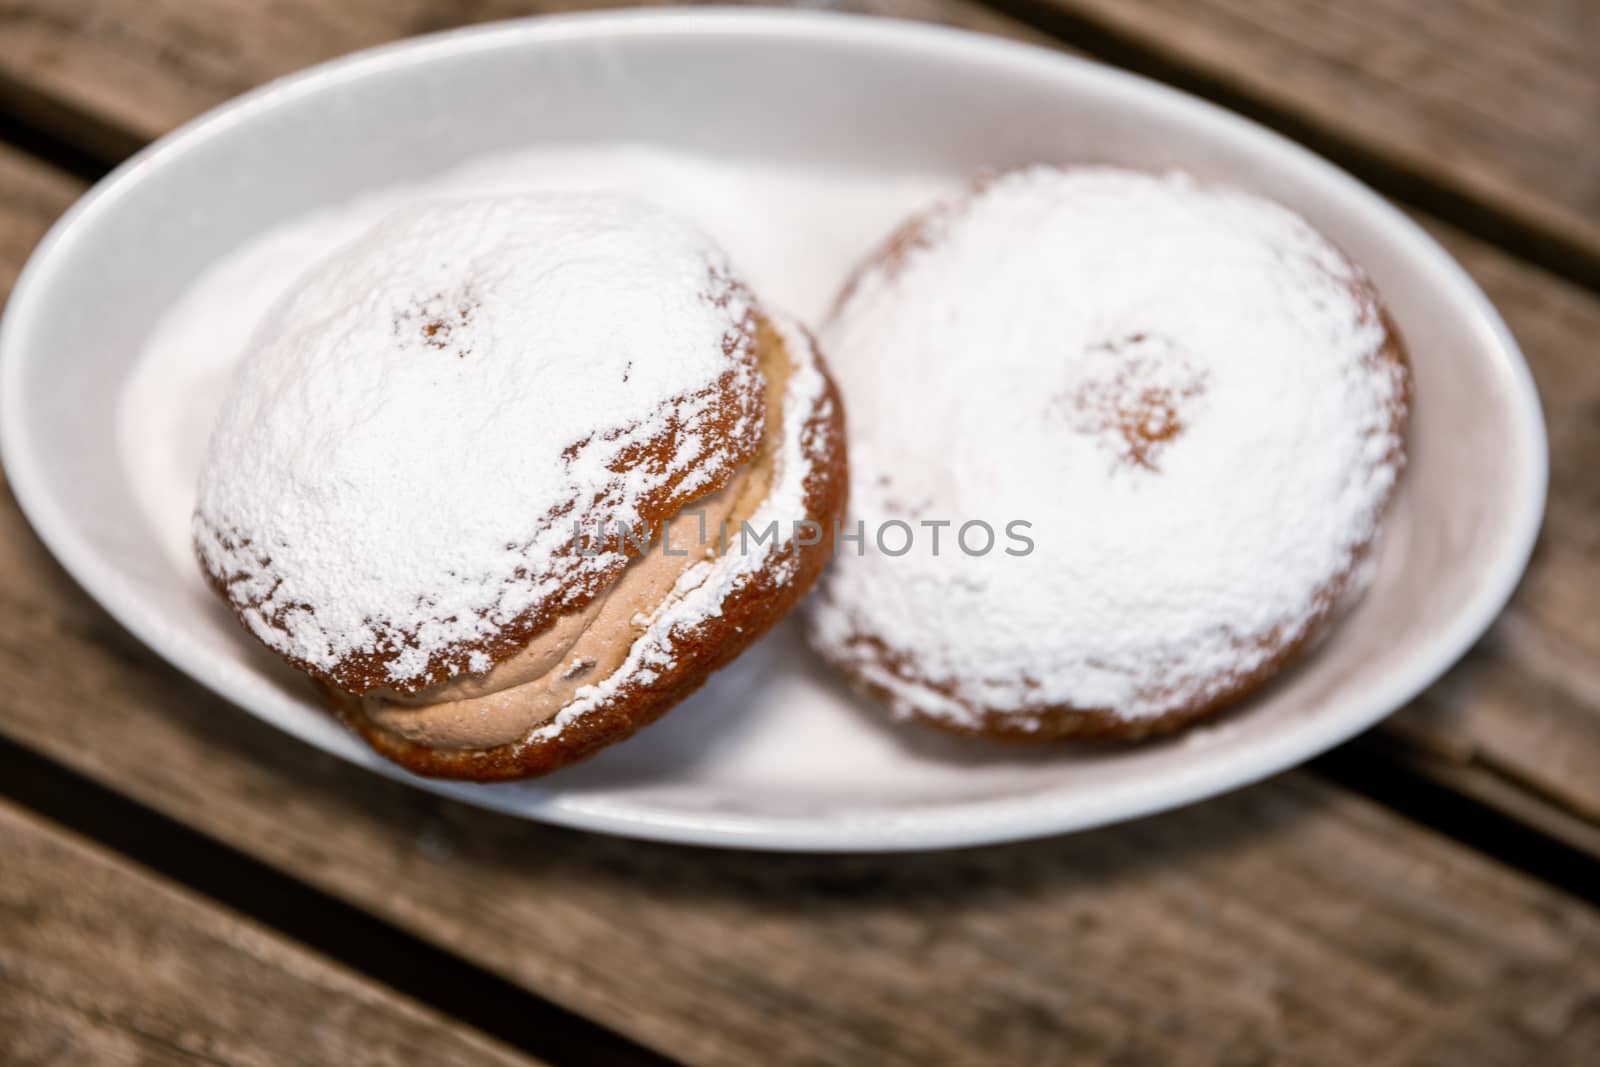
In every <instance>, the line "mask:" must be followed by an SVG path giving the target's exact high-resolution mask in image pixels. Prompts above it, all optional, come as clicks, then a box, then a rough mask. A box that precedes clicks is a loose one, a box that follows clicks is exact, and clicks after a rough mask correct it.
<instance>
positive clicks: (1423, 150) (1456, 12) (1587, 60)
mask: <svg viewBox="0 0 1600 1067" xmlns="http://www.w3.org/2000/svg"><path fill="white" fill-rule="evenodd" d="M996 6H999V7H1001V8H1019V9H1021V8H1033V9H1035V10H1037V9H1039V8H1044V9H1046V10H1048V9H1050V8H1052V7H1053V8H1055V9H1056V10H1059V11H1062V12H1066V13H1067V14H1069V15H1070V16H1072V17H1074V18H1075V19H1079V20H1082V21H1083V23H1084V25H1085V28H1084V29H1083V30H1082V33H1083V36H1085V37H1087V36H1088V35H1089V34H1091V33H1093V32H1095V30H1097V29H1099V28H1104V29H1106V30H1109V31H1111V32H1112V33H1114V34H1115V35H1116V36H1117V38H1118V39H1119V40H1126V41H1130V42H1133V44H1134V47H1137V48H1139V49H1141V50H1143V51H1146V52H1148V53H1149V54H1150V55H1152V56H1155V57H1158V58H1160V59H1163V60H1168V61H1171V62H1173V63H1175V64H1177V65H1178V66H1180V67H1183V68H1187V69H1189V70H1193V71H1196V72H1198V73H1199V74H1200V75H1201V76H1203V77H1205V78H1207V79H1211V80H1214V81H1215V82H1216V83H1218V84H1221V85H1224V86H1227V87H1229V88H1231V89H1234V90H1237V91H1239V92H1242V93H1244V94H1246V95H1248V96H1249V97H1250V98H1252V99H1254V100H1259V101H1262V102H1263V103H1265V104H1266V105H1268V106H1269V107H1271V108H1273V109H1275V110H1277V111H1279V112H1281V113H1285V114H1289V115H1292V116H1294V118H1295V120H1296V121H1297V122H1302V123H1307V124H1309V125H1311V126H1313V127H1317V128H1320V129H1322V130H1326V131H1329V132H1330V133H1332V134H1333V135H1335V136H1336V137H1338V138H1340V139H1342V140H1344V141H1346V142H1348V143H1350V144H1353V145H1355V146H1357V148H1358V149H1360V150H1363V151H1366V152H1370V153H1371V154H1373V155H1374V156H1376V157H1380V158H1382V159H1384V160H1387V161H1389V162H1390V163H1392V164H1394V165H1397V166H1399V167H1401V168H1403V169H1404V170H1406V171H1408V172H1410V173H1411V174H1413V175H1416V176H1418V177H1419V178H1421V179H1422V180H1423V181H1426V182H1431V183H1433V184H1435V185H1436V186H1437V187H1439V188H1441V189H1447V190H1451V191H1454V192H1457V193H1460V194H1463V195H1465V196H1467V197H1470V198H1472V199H1474V200H1476V201H1478V202H1481V203H1483V204H1485V205H1488V206H1489V207H1490V208H1491V209H1493V210H1496V211H1499V212H1502V213H1504V214H1505V215H1506V216H1509V217H1510V218H1512V219H1514V220H1516V222H1518V223H1519V224H1521V225H1523V226H1525V227H1528V228H1529V229H1531V230H1532V231H1534V232H1536V233H1537V234H1540V235H1543V236H1544V237H1545V238H1546V239H1548V240H1551V241H1555V242H1562V243H1572V244H1575V245H1577V246H1580V247H1581V248H1582V249H1584V250H1586V252H1587V253H1588V255H1589V256H1591V257H1593V256H1596V255H1600V5H1597V4H1594V3H1589V2H1584V0H1577V2H1574V0H1523V2H1519V3H1511V2H1509V0H1421V2H1408V0H1022V2H1021V3H1020V4H1016V3H1008V2H1007V0H996ZM1046 17H1048V16H1046ZM1066 34H1067V37H1068V39H1069V40H1071V39H1072V37H1073V33H1072V31H1071V30H1067V31H1066Z"/></svg>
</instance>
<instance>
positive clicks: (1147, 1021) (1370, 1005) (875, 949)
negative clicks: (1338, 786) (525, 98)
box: [0, 164, 1600, 1067]
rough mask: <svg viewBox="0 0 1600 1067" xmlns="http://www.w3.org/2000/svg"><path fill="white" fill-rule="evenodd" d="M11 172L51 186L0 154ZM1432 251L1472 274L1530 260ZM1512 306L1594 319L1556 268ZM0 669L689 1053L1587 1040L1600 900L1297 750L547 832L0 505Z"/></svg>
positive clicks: (232, 833) (77, 752) (503, 968)
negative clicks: (273, 677) (263, 700)
mask: <svg viewBox="0 0 1600 1067" xmlns="http://www.w3.org/2000/svg"><path fill="white" fill-rule="evenodd" d="M18 169H21V170H22V172H23V173H25V174H27V175H28V180H29V181H39V180H43V182H44V184H45V185H50V184H52V180H51V179H50V178H49V176H48V175H47V174H40V173H33V172H32V170H31V169H30V168H26V167H21V168H18V167H17V166H15V165H14V164H7V165H6V168H5V169H4V170H0V173H9V172H11V171H14V170H18ZM53 184H54V185H56V186H58V187H59V197H58V199H59V200H61V201H65V200H66V199H67V198H68V197H70V195H71V193H72V191H73V188H74V187H73V185H72V183H71V182H70V181H69V180H67V179H64V178H57V179H54V180H53ZM13 202H17V200H16V198H11V197H7V196H5V195H3V190H0V213H3V212H4V211H5V210H6V207H5V206H6V205H9V204H11V203H13ZM16 225H17V228H18V232H24V231H25V230H26V228H27V223H26V222H21V223H17V224H16ZM1458 251H1461V252H1463V254H1466V255H1467V256H1468V258H1469V259H1474V260H1476V259H1482V260H1483V262H1482V263H1478V264H1477V265H1478V268H1479V269H1480V273H1482V274H1484V275H1485V276H1486V278H1487V280H1490V281H1493V280H1494V279H1493V277H1491V275H1492V273H1493V271H1494V270H1503V271H1504V272H1505V274H1506V276H1507V277H1508V278H1510V279H1511V280H1512V282H1515V281H1516V279H1518V278H1523V277H1525V275H1524V274H1523V272H1521V270H1520V268H1516V267H1515V266H1514V265H1509V264H1504V265H1502V266H1500V267H1494V266H1493V264H1497V263H1500V264H1503V261H1501V260H1499V259H1498V258H1497V257H1495V256H1494V254H1493V253H1489V252H1485V251H1483V250H1482V249H1478V248H1476V246H1472V245H1470V244H1465V245H1462V246H1461V247H1460V248H1459V249H1458ZM1484 264H1490V267H1488V268H1487V269H1486V268H1485V267H1484ZM1498 284H1499V285H1500V286H1501V288H1502V295H1503V296H1505V297H1509V296H1510V295H1511V294H1513V293H1514V292H1515V291H1516V289H1515V286H1514V285H1511V284H1510V283H1507V282H1506V281H1504V279H1502V280H1501V281H1500V282H1499V283H1498ZM1529 287H1530V289H1532V290H1533V291H1535V292H1537V293H1539V294H1547V293H1549V292H1551V291H1554V292H1556V293H1557V294H1558V295H1559V294H1562V293H1564V292H1565V291H1564V290H1561V289H1560V288H1559V286H1556V285H1555V283H1553V282H1552V283H1548V284H1547V283H1546V282H1545V281H1544V280H1543V279H1536V280H1535V281H1530V282H1529ZM1552 287H1554V288H1553V290H1552ZM1535 306H1536V307H1537V309H1538V310H1539V312H1540V313H1541V314H1551V313H1552V309H1553V308H1554V309H1565V311H1564V312H1563V314H1564V315H1567V316H1570V317H1571V320H1570V322H1569V323H1568V327H1569V328H1585V329H1588V330H1590V331H1591V332H1592V331H1594V330H1600V311H1597V310H1596V308H1595V305H1594V302H1592V301H1590V300H1589V299H1588V298H1587V297H1583V296H1582V295H1581V294H1571V295H1570V300H1569V298H1568V296H1561V299H1559V300H1557V301H1555V303H1554V304H1552V303H1550V302H1549V298H1548V297H1547V296H1541V297H1540V302H1539V303H1538V304H1537V305H1535ZM1553 321H1561V317H1560V316H1554V317H1553ZM1562 336H1567V335H1566V334H1565V333H1564V332H1563V334H1562ZM1568 340H1569V341H1570V337H1569V338H1568ZM1562 366H1565V365H1564V364H1558V365H1557V370H1556V371H1555V373H1556V374H1558V375H1561V374H1564V373H1566V372H1565V371H1564V370H1562V369H1561V368H1562ZM1561 380H1564V379H1562V378H1557V379H1552V381H1553V382H1554V381H1561ZM1519 610H1523V611H1524V613H1525V614H1526V615H1527V617H1530V618H1531V617H1534V616H1535V615H1536V614H1537V611H1540V610H1546V611H1547V610H1552V609H1549V608H1548V607H1547V606H1545V605H1544V604H1543V603H1542V601H1539V600H1535V601H1533V602H1530V603H1529V604H1528V605H1526V606H1525V607H1524V608H1523V609H1519ZM1554 617H1555V618H1556V619H1558V620H1561V619H1565V618H1566V616H1565V615H1564V614H1563V612H1562V611H1561V610H1555V611H1554ZM0 675H3V676H4V677H5V678H6V679H7V685H6V686H5V687H4V688H3V689H0V732H3V733H4V734H5V735H6V736H8V737H10V738H12V739H14V740H16V741H18V742H20V743H22V744H25V745H27V746H29V747H31V748H33V749H36V750H38V751H41V752H43V753H45V754H47V755H49V756H50V757H52V758H54V759H56V760H59V761H60V762H62V763H64V764H66V765H68V766H70V767H72V768H74V769H75V770H77V771H78V772H80V773H83V774H86V775H88V776H91V777H93V778H94V779H96V780H97V781H100V782H102V783H105V784H106V785H108V786H110V787H111V788H113V789H116V790H117V791H119V792H121V793H123V794H125V795H127V796H130V797H132V798H135V799H137V800H139V801H140V802H142V803H145V804H148V805H150V806H151V807H153V808H155V809H157V810H160V811H162V812H165V813H167V814H168V815H171V816H173V817H175V818H177V819H179V820H181V821H182V822H184V823H185V824H186V825H189V826H191V827H194V828H195V829H197V830H199V831H201V832H203V833H206V834H208V835H210V836H212V837H214V838H216V839H218V840H222V841H225V842H228V843H229V844H231V845H232V846H234V847H236V848H238V849H240V850H242V851H245V852H247V853H249V854H251V855H253V856H256V857H258V858H260V859H262V860H263V861H265V862H267V863H270V864H272V865H273V866H275V867H277V868H278V869H281V870H283V871H286V872H288V873H290V874H292V875H293V876H295V877H297V878H300V879H303V880H304V881H306V882H309V883H311V884H314V885H316V886H318V887H319V888H322V889H324V890H326V891H328V892H330V893H333V894H335V895H337V896H339V897H340V898H342V899H345V900H347V901H350V902H352V903H354V904H356V905H357V906H359V907H362V908H363V909H365V910H368V911H371V912H373V913H375V914H377V915H380V916H382V917H383V918H385V919H386V920H388V921H390V922H393V923H395V924H397V925H400V926H402V927H404V928H406V929H408V930H410V931H412V932H414V933H416V934H417V935H418V936H420V937H422V938H425V939H427V940H429V941H431V942H433V943H436V944H438V945H440V946H443V947H445V948H447V949H449V950H450V951H453V952H456V953H458V954H460V955H462V956H464V957H467V958H469V959H471V960H473V961H475V962H477V963H479V964H481V965H483V966H485V967H487V968H489V969H491V970H494V971H496V972H497V973H500V974H503V975H505V976H506V977H508V978H509V979H511V980H513V981H515V982H518V983H520V984H522V985H524V986H525V987H527V988H529V989H532V990H534V991H536V992H538V993H539V994H540V995H541V996H544V997H546V998H548V999H550V1000H553V1001H556V1002H558V1003H560V1004H562V1005H564V1006H566V1007H568V1008H570V1009H572V1010H575V1011H578V1012H580V1013H582V1014H584V1015H586V1016H588V1017H590V1018H592V1019H594V1020H596V1021H598V1022H600V1023H602V1024H603V1025H606V1026H608V1027H611V1028H613V1029H616V1030H618V1031H621V1032H623V1033H626V1034H627V1035H629V1036H630V1037H632V1038H634V1039H636V1040H638V1041H640V1042H642V1043H644V1044H646V1045H649V1046H652V1047H654V1048H656V1049H659V1050H661V1051H664V1052H666V1053H668V1054H670V1055H673V1056H676V1057H679V1058H681V1059H683V1060H685V1061H687V1062H690V1063H704V1064H745V1063H750V1062H762V1063H776V1064H811V1063H839V1062H872V1063H883V1064H900V1063H905V1064H911V1063H918V1064H921V1063H929V1062H980V1061H981V1062H1030V1063H1031V1062H1038V1063H1049V1062H1092V1061H1104V1062H1129V1063H1138V1062H1164V1063H1176V1064H1187V1063H1194V1064H1202V1063H1234V1062H1251V1061H1256V1060H1260V1061H1265V1060H1268V1059H1290V1060H1293V1061H1295V1062H1306V1063H1328V1064H1335V1063H1337V1064H1348V1063H1350V1062H1352V1061H1364V1060H1371V1061H1378V1062H1384V1063H1436V1062H1448V1063H1452V1064H1463V1065H1468V1067H1471V1065H1475V1064H1516V1063H1522V1062H1539V1063H1541V1064H1563V1063H1571V1064H1579V1063H1583V1062H1584V1061H1585V1059H1586V1058H1587V1056H1588V1054H1589V1053H1590V1052H1591V1051H1592V1049H1593V1048H1594V1047H1595V1045H1596V1042H1597V1041H1600V916H1597V914H1596V912H1594V911H1593V910H1592V909H1590V908H1587V907H1585V906H1583V905H1581V904H1579V903H1577V902H1576V901H1574V900H1572V899H1570V898H1567V897H1564V896H1562V895H1561V894H1559V893H1557V892H1554V891H1552V890H1550V889H1548V888H1545V887H1542V886H1540V885H1538V884H1536V883H1533V882H1531V881H1529V880H1528V879H1526V878H1524V877H1522V876H1520V875H1517V874H1514V873H1512V872H1510V871H1507V870H1505V869H1503V868H1500V867H1498V866H1496V865H1495V864H1493V863H1491V862H1489V861H1487V860H1484V859H1482V858H1480V857H1478V856H1476V855H1473V854H1470V853H1467V852H1465V851H1464V850H1462V849H1461V848H1459V847H1458V846H1456V845H1454V844H1452V843H1450V842H1448V841H1445V840H1443V839H1441V838H1439V837H1437V836H1435V835H1433V834H1432V833H1430V832H1428V831H1426V830H1425V829H1422V828H1419V827H1416V826H1413V825H1411V824H1408V823H1406V822H1404V821H1402V820H1400V819H1398V818H1396V817H1395V816H1393V815H1391V814H1388V813H1386V812H1385V811H1383V810H1382V809H1380V808H1378V807H1376V806H1374V805H1372V804H1370V803H1368V802H1366V801H1364V800H1362V799H1360V798H1357V797H1354V796H1352V795H1348V794H1345V793H1342V792H1340V791H1337V790H1334V789H1331V788H1329V787H1326V786H1323V785H1319V784H1318V783H1317V782H1316V781H1315V780H1314V779H1311V778H1309V777H1308V776H1305V775H1301V774H1290V775H1286V776H1283V777H1281V778H1279V779H1277V780H1275V781H1273V782H1270V783H1267V784H1264V785H1261V786H1258V787H1256V788H1254V789H1250V790H1246V791H1244V792H1241V793H1236V794H1233V795H1230V796H1227V797H1223V798H1219V799H1217V800H1215V801H1212V802H1209V803H1206V804H1203V805H1199V806H1196V807H1193V808H1190V809H1187V810H1185V811H1181V812H1177V813H1172V814H1169V815H1165V816H1162V817H1159V818H1155V819H1149V820H1144V821H1141V822H1137V823H1134V824H1130V825H1126V826H1122V827H1117V828H1112V829H1107V830H1103V831H1098V832H1094V833H1089V834H1084V835H1078V836H1074V837H1071V838H1067V839H1061V840H1055V841H1045V842H1039V843H1035V844H1030V845H1024V846H1013V847H1007V848H996V849H986V850H981V851H975V852H966V853H955V854H948V855H935V856H910V857H881V858H870V857H861V858H841V857H769V856H750V855H743V854H736V853H723V852H709V851H695V850H688V849H681V848H670V847H665V846H654V845H646V844H639V843H630V842H625V841H616V840H610V839H605V838H600V837H594V836H586V835H582V834H577V833H572V832H567V831H561V830H556V829H551V828H548V827H541V826H537V825H533V824H529V823H524V822H520V821H518V820H514V819H510V818H506V817H503V816H498V815H493V814H490V813H486V812H482V811H477V810H474V809H469V808H465V807H463V806H460V805H457V804H454V803H451V802H448V801H444V800H442V799H439V798H436V797H433V796H430V795H427V794H424V793H421V792H419V791H416V790H412V789H409V788H406V787H404V786H402V785H399V784H396V783H393V782H390V781H387V780H383V779H380V778H378V777H376V776H374V775H370V774H367V773H364V772H360V771H357V770H355V769H353V768H350V767H348V766H345V765H343V764H341V763H339V762H337V761H335V760H334V759H332V758H331V757H329V756H326V755H323V754H321V753H319V752H316V751H313V750H311V749H309V748H307V747H305V746H303V745H300V744H298V743H297V742H294V741H292V740H290V739H289V738H287V737H285V736H283V735H282V734H280V733H278V732H276V731H275V730H273V729H271V728H270V727H267V726H265V725H263V724H261V723H259V722H257V721H255V720H254V719H252V718H250V717H249V716H247V715H245V714H243V713H241V712H239V711H237V710H236V709H233V708H230V707H228V706H227V705H226V704H224V703H223V702H221V701H219V700H218V699H216V698H214V697H212V696H210V695H209V694H207V693H205V692H204V691H202V690H201V689H200V688H199V687H198V686H196V685H194V684H192V683H190V682H188V681H187V680H185V679H184V678H183V677H181V676H180V675H178V674H177V673H176V672H175V671H173V670H172V669H171V668H169V667H167V666H166V665H165V664H163V663H162V662H160V661H159V660H157V659H156V658H155V657H153V656H152V655H150V654H149V653H148V652H147V651H145V650H144V649H143V648H142V647H141V646H139V645H138V643H137V642H136V641H134V640H133V639H132V638H131V637H129V636H128V635H127V634H126V633H125V632H124V631H122V630H121V629H120V628H119V627H118V626H116V624H115V623H113V622H112V621H111V620H110V619H109V618H108V617H106V616H105V615H104V613H103V612H101V611H100V610H99V609H98V608H97V607H96V606H95V605H94V604H93V603H92V602H91V601H89V599H88V598H87V597H86V596H84V595H83V594H82V593H81V592H80V591H79V590H78V589H77V588H76V587H75V586H74V585H73V584H72V582H71V580H70V579H69V578H67V577H66V575H65V574H64V573H63V572H62V571H61V570H60V569H59V568H58V567H57V566H56V565H55V564H54V563H53V562H52V561H51V559H50V558H49V556H48V554H47V553H46V552H45V550H44V548H43V547H42V546H41V545H40V544H39V543H38V542H37V540H36V539H35V538H34V537H33V535H32V534H31V533H30V532H29V531H28V529H27V528H26V526H25V524H24V522H23V520H22V519H21V517H20V515H19V514H18V513H17V511H16V509H15V507H14V505H13V504H12V503H11V502H10V501H9V500H5V501H4V503H3V504H0Z"/></svg>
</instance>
